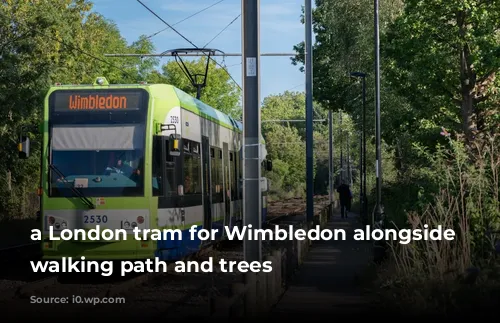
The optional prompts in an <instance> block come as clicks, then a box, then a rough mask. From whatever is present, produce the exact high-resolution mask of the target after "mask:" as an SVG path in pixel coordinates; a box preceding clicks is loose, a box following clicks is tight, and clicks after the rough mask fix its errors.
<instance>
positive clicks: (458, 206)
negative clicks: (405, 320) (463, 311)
mask: <svg viewBox="0 0 500 323" xmlns="http://www.w3.org/2000/svg"><path fill="white" fill-rule="evenodd" d="M499 149H500V141H499V137H498V135H494V136H491V137H488V138H486V139H484V140H477V141H476V142H475V146H474V148H473V149H472V150H471V149H470V148H467V147H466V145H465V143H464V140H463V138H457V139H451V138H449V139H448V140H447V144H446V145H438V147H437V149H436V152H434V153H429V152H428V151H425V150H421V155H422V156H424V158H426V159H427V161H428V165H429V167H427V168H422V169H421V170H420V175H421V178H425V181H423V182H425V183H426V184H427V185H426V186H425V187H422V186H421V187H418V184H417V185H415V186H413V187H412V186H410V185H408V186H405V185H400V188H403V189H407V190H410V191H411V193H412V194H413V195H414V196H413V197H412V198H411V201H415V200H417V201H419V208H418V210H416V209H417V208H415V211H410V210H406V211H407V217H406V222H405V223H403V224H402V225H398V227H399V228H402V227H403V226H405V227H409V228H412V229H423V228H424V225H428V226H429V227H431V228H435V227H437V226H438V225H442V226H443V227H445V228H453V229H454V231H455V233H456V234H455V239H454V240H453V241H413V242H411V243H410V244H408V245H400V244H398V243H393V244H392V245H391V250H392V252H391V256H392V259H393V263H394V264H395V265H396V266H395V268H394V269H393V270H388V271H381V276H380V280H379V283H380V284H383V285H385V287H386V290H387V292H383V293H382V294H381V296H382V297H383V298H386V300H387V301H388V302H386V304H395V303H396V302H395V300H397V304H400V305H401V306H402V307H403V310H404V311H415V312H418V313H419V314H422V311H425V312H426V314H436V313H446V314H448V313H455V312H456V311H459V310H460V308H463V307H464V306H467V307H477V306H485V305H486V306H491V305H493V304H490V303H488V301H489V296H487V295H486V296H485V295H480V294H481V293H479V294H478V292H482V291H481V289H483V288H484V289H486V290H492V289H494V288H496V289H497V290H498V288H499V283H500V280H499V278H500V277H499V276H498V260H496V262H497V263H495V256H494V244H495V242H496V241H498V239H499V238H500V237H499V236H498V234H490V233H489V232H491V231H493V232H495V231H499V229H500V205H499V202H498V197H499V188H500V186H499V185H500V183H499V177H498V175H497V174H498V172H499V171H500V160H499ZM401 184H403V183H401ZM416 187H418V189H415V188H416ZM395 191H396V190H394V192H395ZM403 194H404V193H403ZM403 194H401V195H400V197H401V196H402V195H403ZM408 197H409V196H407V198H408ZM471 266H475V267H479V268H480V270H481V273H480V275H479V277H478V278H477V280H476V286H475V288H474V289H473V290H471V289H469V288H467V287H466V285H465V284H462V285H460V284H457V282H464V281H465V280H467V279H468V278H467V274H466V272H467V270H468V269H469V268H471ZM495 266H496V267H495ZM388 287H389V288H388ZM472 295H473V296H472Z"/></svg>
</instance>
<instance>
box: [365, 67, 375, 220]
mask: <svg viewBox="0 0 500 323" xmlns="http://www.w3.org/2000/svg"><path fill="white" fill-rule="evenodd" d="M367 211H368V198H367V193H366V76H364V77H363V212H364V213H363V215H364V216H365V217H367V215H368V213H367ZM367 220H368V218H367ZM371 225H373V222H372V223H371Z"/></svg>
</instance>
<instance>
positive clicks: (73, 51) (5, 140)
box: [0, 0, 154, 218]
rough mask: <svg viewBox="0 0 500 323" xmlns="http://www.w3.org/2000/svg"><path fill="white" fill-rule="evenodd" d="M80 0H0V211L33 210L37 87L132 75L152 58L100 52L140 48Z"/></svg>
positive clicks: (131, 78)
mask: <svg viewBox="0 0 500 323" xmlns="http://www.w3.org/2000/svg"><path fill="white" fill-rule="evenodd" d="M91 9H92V4H91V3H90V2H87V1H82V0H77V1H69V0H55V1H37V2H36V5H34V4H33V3H32V2H29V1H4V2H3V3H2V4H1V5H0V33H1V34H2V35H4V37H2V39H1V40H0V57H1V58H2V59H1V60H0V107H1V108H0V120H1V121H0V142H1V144H0V148H1V151H2V154H1V155H0V165H2V166H3V167H2V169H3V171H2V172H0V192H1V198H0V218H2V217H5V216H6V215H9V217H11V218H12V217H17V216H23V215H24V216H34V214H35V211H36V210H37V209H38V205H37V204H38V202H37V197H36V187H37V186H38V178H39V163H40V158H39V156H40V148H41V147H40V142H41V140H40V139H41V137H40V134H39V133H38V125H39V124H40V122H41V120H42V119H41V118H42V107H43V100H44V98H45V94H46V93H47V90H48V88H49V86H50V84H53V83H55V82H60V83H66V84H73V83H91V82H93V80H94V79H95V77H97V76H106V78H108V80H109V81H111V82H116V83H127V82H137V81H138V80H139V79H141V78H142V75H143V74H144V73H149V71H150V70H151V66H152V64H154V60H150V59H146V60H143V61H142V62H141V60H140V59H139V58H127V59H124V60H123V61H121V62H117V61H116V60H113V59H112V58H103V57H102V53H105V52H125V53H132V52H134V53H144V52H149V51H150V50H151V49H152V48H153V47H152V44H151V43H150V42H149V41H148V40H145V39H144V38H141V39H140V40H139V41H138V42H136V43H134V44H132V45H131V46H128V45H127V43H126V41H125V39H123V37H121V35H120V32H119V31H118V29H117V27H116V25H114V24H113V23H111V22H109V21H108V20H106V19H105V18H104V17H102V16H101V15H99V14H96V13H92V12H91ZM21 131H24V132H27V133H28V134H29V136H30V137H31V154H30V155H31V156H30V158H29V159H28V160H19V159H18V155H17V149H16V148H17V147H16V146H17V140H18V136H19V133H20V132H21Z"/></svg>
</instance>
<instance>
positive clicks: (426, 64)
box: [385, 0, 500, 140]
mask: <svg viewBox="0 0 500 323" xmlns="http://www.w3.org/2000/svg"><path fill="white" fill-rule="evenodd" d="M405 4H406V6H405V11H404V15H402V16H401V17H400V18H398V19H397V20H396V22H395V23H394V24H393V25H392V26H391V29H390V32H389V33H388V34H387V46H386V48H385V53H386V54H387V55H388V56H389V57H390V58H391V59H392V67H393V68H391V69H390V70H388V71H387V72H388V76H389V77H390V78H391V80H392V82H391V86H392V87H394V88H396V89H398V90H399V92H400V93H401V94H402V95H404V96H405V97H407V98H408V99H409V100H410V101H411V104H412V106H413V108H414V109H415V110H417V111H421V112H420V115H425V116H427V117H428V118H429V119H430V116H433V115H434V116H435V118H434V119H437V122H439V123H441V124H448V125H450V127H454V128H455V129H457V130H459V129H460V128H461V130H462V131H463V132H464V133H465V134H466V137H467V138H468V139H469V140H470V139H471V138H472V136H473V134H474V130H476V129H477V130H482V129H484V126H485V119H486V113H485V112H486V107H487V106H488V105H487V104H483V105H481V103H488V102H490V103H491V102H492V101H493V99H495V98H494V92H493V90H495V88H496V86H497V85H498V84H496V83H497V82H496V80H495V76H496V73H497V71H498V69H499V67H500V47H499V45H498V44H499V41H500V37H499V31H500V3H499V2H498V1H482V0H468V1H431V0H407V1H406V2H405ZM458 125H460V127H457V126H458Z"/></svg>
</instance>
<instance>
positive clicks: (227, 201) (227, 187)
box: [222, 143, 231, 225]
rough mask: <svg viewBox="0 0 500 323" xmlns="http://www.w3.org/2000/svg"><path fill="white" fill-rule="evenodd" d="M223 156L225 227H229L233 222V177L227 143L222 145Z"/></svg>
mask: <svg viewBox="0 0 500 323" xmlns="http://www.w3.org/2000/svg"><path fill="white" fill-rule="evenodd" d="M222 156H223V157H222V158H223V165H224V225H229V222H230V220H231V182H230V180H231V177H230V176H229V174H230V172H229V149H228V144H227V143H223V145H222Z"/></svg>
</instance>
